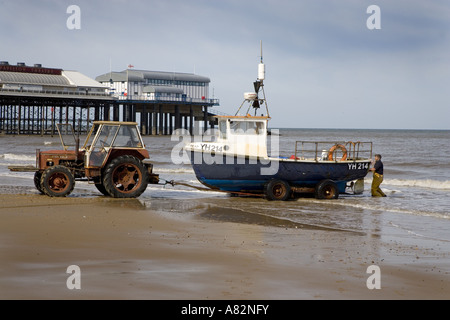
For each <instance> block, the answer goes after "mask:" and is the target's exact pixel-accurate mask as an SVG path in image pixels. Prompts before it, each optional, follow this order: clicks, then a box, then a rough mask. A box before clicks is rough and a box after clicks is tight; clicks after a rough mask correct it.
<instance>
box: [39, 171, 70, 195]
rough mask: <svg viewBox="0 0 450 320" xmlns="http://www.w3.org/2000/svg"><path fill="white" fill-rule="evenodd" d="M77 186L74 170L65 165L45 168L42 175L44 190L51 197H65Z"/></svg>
mask: <svg viewBox="0 0 450 320" xmlns="http://www.w3.org/2000/svg"><path fill="white" fill-rule="evenodd" d="M74 187H75V179H74V177H73V174H72V172H71V171H70V170H69V169H68V168H67V167H64V166H53V167H49V168H47V169H45V170H44V172H43V173H42V176H41V188H42V191H43V192H44V193H45V194H46V195H48V196H50V197H65V196H67V195H69V194H70V193H71V192H72V191H73V188H74Z"/></svg>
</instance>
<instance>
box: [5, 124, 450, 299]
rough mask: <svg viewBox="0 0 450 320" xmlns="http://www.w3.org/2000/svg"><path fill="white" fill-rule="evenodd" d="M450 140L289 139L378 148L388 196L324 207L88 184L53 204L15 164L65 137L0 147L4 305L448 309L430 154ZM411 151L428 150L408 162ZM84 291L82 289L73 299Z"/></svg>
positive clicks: (157, 143) (447, 246)
mask: <svg viewBox="0 0 450 320" xmlns="http://www.w3.org/2000/svg"><path fill="white" fill-rule="evenodd" d="M449 134H450V133H449V132H448V131H445V132H441V131H395V130H394V131H392V130H378V131H377V130H318V129H317V130H306V129H303V130H302V129H295V130H294V129H292V130H282V131H281V135H280V140H281V146H280V152H281V155H282V156H289V154H290V152H291V147H292V146H293V145H294V142H295V140H297V139H298V137H302V138H304V139H319V140H326V138H327V137H329V136H337V137H341V139H343V140H344V139H345V140H353V141H356V139H355V137H356V136H357V137H360V138H359V139H360V140H361V141H369V140H373V141H374V146H375V147H374V148H375V149H374V151H375V152H379V153H381V154H383V160H384V164H385V177H386V179H385V180H384V181H383V183H382V185H381V188H382V189H383V191H384V192H385V193H386V194H387V197H386V198H372V197H371V196H370V183H371V175H370V174H369V175H368V176H367V178H366V181H365V191H364V193H363V194H361V195H352V194H341V195H340V196H339V199H335V200H329V201H322V200H317V199H314V198H312V197H300V198H298V199H293V200H291V201H267V200H265V199H261V198H259V197H255V198H252V197H231V196H229V195H228V194H224V193H218V192H211V191H199V190H197V189H195V188H187V187H184V186H180V185H178V186H175V187H172V186H169V185H167V186H162V185H149V186H148V188H147V189H146V191H145V192H144V193H143V194H142V195H141V196H140V197H139V198H137V199H113V198H109V197H105V196H103V195H102V194H101V193H100V192H98V190H97V189H96V188H95V187H94V186H93V185H92V184H89V183H87V182H83V181H77V182H76V184H75V189H74V191H73V192H72V193H71V194H70V195H69V196H68V197H66V198H51V197H47V196H44V195H41V194H39V192H38V191H37V190H36V188H35V187H34V183H33V173H32V172H12V171H10V170H8V166H11V165H33V164H34V163H35V153H36V149H41V150H49V149H50V150H51V149H56V150H58V149H60V148H61V145H60V141H59V138H58V137H56V136H55V137H50V136H45V137H40V136H3V137H0V139H1V140H2V141H1V144H0V219H1V223H0V258H1V259H0V261H1V262H0V298H1V299H18V300H19V299H76V300H78V299H121V300H122V299H127V300H128V299H145V300H189V301H190V300H217V299H219V300H300V299H314V300H321V299H323V300H328V299H342V300H345V299H370V300H372V299H442V300H448V299H450V238H449V236H448V230H449V229H448V228H449V221H450V220H449V218H450V216H449V213H448V195H449V191H450V176H449V172H450V171H449V170H448V168H450V162H449V160H448V158H446V157H438V156H436V157H431V158H430V157H428V158H427V157H426V153H425V150H434V151H432V152H431V153H433V154H439V153H438V151H439V150H442V148H443V146H445V145H446V144H447V143H448V137H449ZM392 136H394V137H395V139H393V138H391V137H392ZM144 140H145V144H146V146H147V148H148V150H149V152H150V155H151V161H152V162H153V164H154V170H155V173H157V174H159V175H160V177H161V178H162V179H165V180H175V181H178V182H183V183H187V184H191V185H193V186H195V187H201V186H202V185H201V184H200V183H199V182H198V180H197V179H196V176H195V174H194V172H193V170H192V167H191V165H190V164H181V165H176V164H174V163H173V161H172V160H171V150H172V149H173V146H174V145H175V144H177V143H178V140H177V139H171V138H170V137H163V136H147V137H144ZM412 141H414V143H418V142H420V143H421V144H422V145H423V146H427V148H428V149H426V148H419V149H418V150H423V152H422V153H423V154H422V153H417V154H415V155H413V156H411V155H410V154H408V152H407V150H406V149H405V148H406V146H410V145H411V144H412ZM430 148H431V149H430ZM71 266H76V267H78V268H79V272H78V273H77V274H75V271H71V270H72V269H70V268H71ZM69 267H70V268H69ZM373 268H375V269H373ZM376 268H378V269H376ZM68 269H69V273H68V272H67V271H68ZM377 270H378V271H377ZM75 275H77V276H79V277H78V278H75V279H74V278H72V277H75ZM77 279H78V280H79V282H80V289H77V288H69V287H70V285H69V287H68V281H69V282H70V283H75V282H76V281H75V280H77ZM71 280H74V281H73V282H71ZM368 282H369V283H368ZM375 284H379V287H380V288H379V289H377V287H376V286H375ZM369 287H371V288H369Z"/></svg>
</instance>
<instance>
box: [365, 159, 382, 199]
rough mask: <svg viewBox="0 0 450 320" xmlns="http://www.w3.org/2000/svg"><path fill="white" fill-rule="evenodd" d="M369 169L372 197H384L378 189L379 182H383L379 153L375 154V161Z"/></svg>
mask: <svg viewBox="0 0 450 320" xmlns="http://www.w3.org/2000/svg"><path fill="white" fill-rule="evenodd" d="M369 170H370V171H373V180H372V197H386V195H385V194H384V192H383V191H382V190H381V189H380V184H381V183H382V182H383V162H381V155H380V154H376V155H375V163H374V165H373V168H370V169H369Z"/></svg>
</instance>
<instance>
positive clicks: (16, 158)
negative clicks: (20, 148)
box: [0, 153, 36, 161]
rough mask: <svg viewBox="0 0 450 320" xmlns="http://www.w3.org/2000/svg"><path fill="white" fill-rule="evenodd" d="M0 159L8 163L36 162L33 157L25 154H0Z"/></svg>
mask: <svg viewBox="0 0 450 320" xmlns="http://www.w3.org/2000/svg"><path fill="white" fill-rule="evenodd" d="M0 159H4V160H9V161H11V160H12V161H36V156H35V155H26V154H14V153H5V154H0Z"/></svg>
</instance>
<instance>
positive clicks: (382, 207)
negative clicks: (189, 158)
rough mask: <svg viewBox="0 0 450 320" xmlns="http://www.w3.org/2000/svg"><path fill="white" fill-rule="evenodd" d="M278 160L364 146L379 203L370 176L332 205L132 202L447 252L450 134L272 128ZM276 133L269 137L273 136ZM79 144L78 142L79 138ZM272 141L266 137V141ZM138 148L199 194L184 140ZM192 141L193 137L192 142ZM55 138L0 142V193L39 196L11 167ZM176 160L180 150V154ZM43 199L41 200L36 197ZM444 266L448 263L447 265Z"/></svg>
mask: <svg viewBox="0 0 450 320" xmlns="http://www.w3.org/2000/svg"><path fill="white" fill-rule="evenodd" d="M277 130H278V131H279V135H277V139H279V153H280V156H287V157H289V156H290V155H292V154H294V152H295V142H296V141H299V140H302V141H371V142H372V143H373V154H375V153H379V154H381V155H382V161H383V163H384V181H383V183H382V184H381V188H382V190H383V191H384V192H385V193H386V195H387V197H385V198H376V197H371V194H370V186H371V182H372V173H369V174H368V175H367V177H366V178H365V182H364V192H363V193H362V194H358V195H355V194H351V193H349V194H341V195H340V196H339V198H338V199H334V200H317V199H315V198H313V197H308V196H304V197H303V196H301V197H299V198H298V199H295V200H292V201H285V202H278V201H268V200H265V199H263V198H259V197H234V196H230V195H229V194H226V193H221V192H215V191H204V190H199V189H196V188H191V187H187V186H183V185H175V186H172V185H170V184H165V185H164V184H161V185H149V186H148V188H147V190H146V191H145V192H144V193H143V194H142V195H141V196H140V197H139V198H138V200H137V201H139V202H140V204H141V205H142V206H143V207H145V208H149V209H152V210H155V211H157V212H159V213H160V214H162V215H165V216H168V217H173V218H175V219H184V218H192V217H196V218H200V219H209V220H212V221H217V223H219V222H220V221H228V222H235V223H250V224H260V225H267V226H271V227H280V228H312V229H314V228H317V229H322V230H329V231H330V232H333V231H346V232H347V231H349V232H359V233H362V234H365V235H367V237H369V238H373V237H376V238H379V239H382V240H383V241H387V242H396V241H401V242H402V243H403V244H407V245H411V246H414V245H419V244H420V245H421V246H425V247H428V248H430V250H436V251H439V252H441V253H443V254H444V255H446V256H447V258H448V253H449V252H450V131H449V130H383V129H377V130H371V129H284V128H280V129H277ZM274 131H275V130H274ZM82 138H83V137H82ZM269 138H270V139H273V137H270V136H269ZM143 139H144V142H145V144H146V147H147V149H148V151H149V153H150V156H151V161H152V162H153V164H154V172H155V173H158V174H159V175H160V178H161V179H162V180H161V182H162V183H164V181H171V180H174V181H176V182H182V183H184V184H189V185H192V186H194V187H203V186H202V185H201V184H200V183H199V182H198V180H197V179H196V177H195V174H194V171H193V170H192V167H191V165H190V164H189V163H187V162H184V163H183V162H182V163H179V161H178V162H177V163H174V161H173V160H172V159H173V157H174V155H177V156H178V157H179V156H180V150H179V149H180V146H181V144H182V143H186V142H189V139H191V138H190V137H179V136H173V137H171V136H145V137H144V138H143ZM192 139H194V138H192ZM60 148H61V143H60V140H59V137H58V136H38V135H36V136H26V135H15V136H10V135H2V136H0V193H27V194H36V195H37V194H39V192H38V191H37V190H36V189H35V187H34V184H33V173H29V172H12V171H10V170H9V169H8V166H11V165H35V155H36V149H40V150H51V149H60ZM181 155H182V151H181ZM42 196H43V195H42ZM70 197H102V195H101V194H100V193H99V192H98V191H97V190H96V188H95V186H93V185H91V184H89V183H87V182H83V181H81V182H76V187H75V190H74V191H73V193H72V194H71V195H70ZM449 265H450V263H449Z"/></svg>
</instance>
